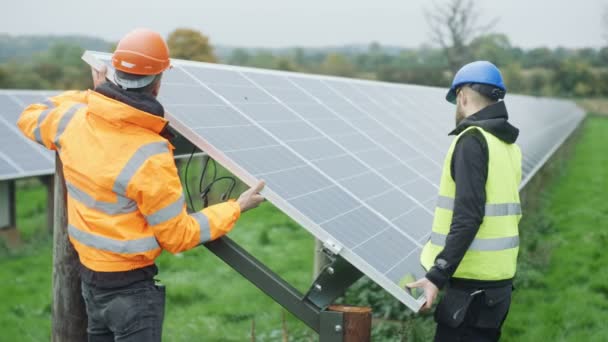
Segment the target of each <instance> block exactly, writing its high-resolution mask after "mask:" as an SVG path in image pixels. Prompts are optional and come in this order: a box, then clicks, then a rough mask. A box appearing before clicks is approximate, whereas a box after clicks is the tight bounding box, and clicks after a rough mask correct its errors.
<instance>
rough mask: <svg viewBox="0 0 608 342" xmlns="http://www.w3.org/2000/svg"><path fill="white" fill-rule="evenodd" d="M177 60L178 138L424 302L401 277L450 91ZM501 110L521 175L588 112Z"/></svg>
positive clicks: (174, 116)
mask: <svg viewBox="0 0 608 342" xmlns="http://www.w3.org/2000/svg"><path fill="white" fill-rule="evenodd" d="M84 59H85V60H86V61H88V62H89V63H91V64H93V65H94V64H97V63H99V62H100V61H102V62H104V63H106V64H109V63H108V61H109V55H107V54H102V53H94V52H87V53H86V54H85V56H84ZM173 65H174V67H173V68H172V69H171V70H169V71H168V72H166V73H165V76H164V78H163V85H162V88H161V94H160V98H159V99H160V101H161V103H162V104H163V105H164V106H165V108H166V109H167V111H168V113H167V114H166V117H167V119H169V121H170V122H171V125H172V126H173V127H174V128H175V129H176V130H177V131H179V132H180V133H181V134H182V135H183V136H185V137H186V138H188V139H189V140H190V141H191V142H192V143H194V144H195V145H196V146H198V147H199V148H201V149H202V150H204V151H206V152H207V153H208V154H209V155H210V156H211V157H212V158H214V159H216V160H217V161H218V162H219V163H221V164H222V165H223V166H225V167H226V168H227V169H228V170H230V171H231V172H233V173H234V174H235V175H236V176H238V177H239V178H241V179H242V180H243V181H245V182H246V183H247V184H250V185H252V184H254V183H255V182H256V180H257V179H264V180H266V182H267V187H266V189H265V191H264V195H265V196H266V197H267V198H268V199H269V200H270V201H271V202H273V203H274V204H275V205H276V206H277V207H278V208H279V209H281V210H282V211H284V212H285V213H286V214H287V215H289V216H291V217H292V218H294V219H295V220H296V221H298V222H299V223H300V224H301V225H302V226H303V227H304V228H306V229H307V230H308V231H310V232H311V233H312V234H313V235H314V236H315V237H317V238H318V239H320V240H321V241H323V242H324V243H325V245H326V246H328V247H330V248H331V249H332V250H333V251H334V252H336V253H339V254H340V255H341V256H342V257H343V258H345V259H346V260H348V261H349V262H350V263H351V264H353V265H354V266H355V267H357V268H358V269H360V270H361V271H362V272H363V273H365V274H366V275H367V276H369V277H370V278H371V279H372V280H374V281H375V282H377V283H378V284H379V285H380V286H382V287H383V288H384V289H385V290H387V291H388V292H390V293H391V294H392V295H393V296H395V297H396V298H398V299H399V300H400V301H402V302H403V303H404V304H406V305H407V306H408V307H410V308H411V309H412V310H414V311H417V310H418V309H419V308H420V306H421V305H422V303H423V302H424V298H413V297H412V296H411V295H410V294H409V293H408V292H406V291H405V290H403V289H402V288H400V286H399V281H400V280H401V279H403V278H404V277H405V276H407V275H413V276H414V277H415V278H420V277H422V276H424V271H423V269H422V268H421V266H420V262H419V254H420V250H421V247H422V245H423V244H424V243H425V242H426V241H427V240H428V238H429V236H430V229H431V221H432V216H433V211H434V207H435V199H436V194H437V190H438V182H439V176H440V172H441V165H442V163H443V159H444V156H445V153H446V151H447V148H448V146H449V144H450V142H451V140H452V138H451V137H448V136H447V133H448V132H449V131H450V130H451V129H452V128H453V125H454V118H453V117H454V114H453V113H454V107H453V105H451V104H449V103H447V102H445V100H444V96H445V89H439V88H431V87H420V86H409V85H398V84H388V83H382V82H373V81H362V80H353V79H344V78H336V77H328V76H316V75H304V74H297V73H287V72H278V71H267V70H260V69H251V68H242V67H233V66H223V65H214V64H205V63H197V62H187V61H173ZM511 101H512V102H513V105H512V106H511ZM507 105H508V107H509V108H510V110H511V113H512V116H513V121H514V122H515V123H516V124H518V125H520V128H522V140H521V146H522V150H523V151H524V156H525V160H526V167H525V169H524V170H525V177H529V176H530V175H531V172H532V171H534V168H535V167H536V166H537V165H538V163H540V162H544V161H543V158H544V156H545V155H546V154H547V153H549V152H550V150H551V149H552V148H553V147H554V146H556V145H559V144H560V143H561V142H562V141H563V140H562V138H565V137H567V136H568V135H569V134H570V132H571V131H572V130H573V129H574V128H575V127H576V125H577V124H578V122H579V121H580V120H581V119H582V117H583V114H582V112H581V111H580V110H579V109H578V108H576V107H575V106H574V105H573V104H571V103H570V102H564V101H557V100H545V99H534V98H530V97H523V96H511V95H509V96H508V97H507ZM528 116H534V118H528ZM554 117H555V120H553V122H554V123H555V124H550V125H547V124H546V122H547V118H554ZM550 121H551V120H550ZM543 122H545V124H542V123H543Z"/></svg>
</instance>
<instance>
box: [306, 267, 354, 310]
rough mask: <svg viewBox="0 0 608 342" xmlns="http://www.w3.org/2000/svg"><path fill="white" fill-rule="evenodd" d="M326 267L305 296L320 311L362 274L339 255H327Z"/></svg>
mask: <svg viewBox="0 0 608 342" xmlns="http://www.w3.org/2000/svg"><path fill="white" fill-rule="evenodd" d="M329 259H330V260H331V262H330V263H329V264H328V265H326V266H325V267H324V268H323V270H322V271H321V273H320V274H319V276H318V277H317V279H316V280H315V281H314V282H313V284H312V286H311V287H310V289H309V290H308V293H307V294H306V298H307V299H308V300H309V301H310V302H312V303H313V304H315V305H316V306H318V307H319V308H321V309H326V308H327V307H328V306H329V305H330V304H332V303H333V302H334V301H335V300H336V299H337V298H338V297H340V296H342V295H343V294H344V291H346V289H347V288H349V287H350V286H351V285H352V284H354V283H355V282H356V281H357V280H359V278H361V277H362V276H363V273H361V271H359V270H358V269H356V268H355V267H354V266H353V265H351V264H350V263H348V262H347V261H346V260H344V259H343V258H342V257H341V256H339V255H329Z"/></svg>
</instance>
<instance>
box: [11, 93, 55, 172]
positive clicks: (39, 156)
mask: <svg viewBox="0 0 608 342" xmlns="http://www.w3.org/2000/svg"><path fill="white" fill-rule="evenodd" d="M55 94H57V92H55V91H37V90H0V146H2V148H1V149H0V181H1V180H9V179H16V178H23V177H32V176H42V175H50V174H53V173H54V172H55V166H54V165H55V157H54V155H53V153H52V152H50V151H48V150H46V149H44V148H43V147H42V146H39V145H37V144H36V143H34V142H32V141H30V140H29V139H27V138H26V137H25V136H23V134H21V132H20V131H19V129H18V128H17V126H16V123H17V119H18V118H19V114H21V112H22V111H23V110H24V109H25V107H26V106H27V105H29V104H32V103H40V102H43V101H45V100H46V99H47V98H48V97H50V96H53V95H55Z"/></svg>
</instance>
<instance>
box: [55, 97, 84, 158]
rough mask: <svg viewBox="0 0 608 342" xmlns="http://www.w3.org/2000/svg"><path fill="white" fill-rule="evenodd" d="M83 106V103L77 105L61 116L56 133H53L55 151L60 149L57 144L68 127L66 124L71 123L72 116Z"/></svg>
mask: <svg viewBox="0 0 608 342" xmlns="http://www.w3.org/2000/svg"><path fill="white" fill-rule="evenodd" d="M85 106H86V105H85V104H84V103H78V104H76V105H74V106H72V107H71V108H70V109H69V110H68V111H67V112H65V114H63V116H62V117H61V119H60V120H59V125H58V126H57V133H55V139H54V140H53V143H54V144H55V146H57V149H61V145H60V144H59V139H60V138H61V135H62V134H63V132H64V131H65V129H66V127H67V126H68V124H69V123H70V121H72V118H73V117H74V114H76V112H77V111H78V110H79V109H80V108H83V107H85Z"/></svg>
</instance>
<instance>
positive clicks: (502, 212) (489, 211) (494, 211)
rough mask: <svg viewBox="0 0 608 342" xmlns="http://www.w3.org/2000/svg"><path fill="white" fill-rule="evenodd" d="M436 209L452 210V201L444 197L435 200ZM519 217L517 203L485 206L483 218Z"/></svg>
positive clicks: (518, 205)
mask: <svg viewBox="0 0 608 342" xmlns="http://www.w3.org/2000/svg"><path fill="white" fill-rule="evenodd" d="M437 208H441V209H446V210H454V199H453V198H450V197H446V196H439V198H437ZM511 215H521V205H520V204H519V203H490V204H486V210H485V216H511Z"/></svg>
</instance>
